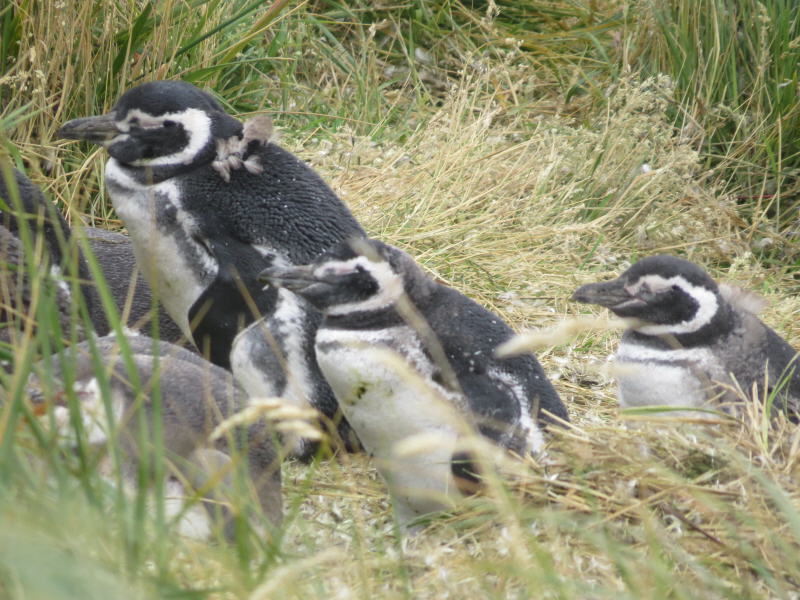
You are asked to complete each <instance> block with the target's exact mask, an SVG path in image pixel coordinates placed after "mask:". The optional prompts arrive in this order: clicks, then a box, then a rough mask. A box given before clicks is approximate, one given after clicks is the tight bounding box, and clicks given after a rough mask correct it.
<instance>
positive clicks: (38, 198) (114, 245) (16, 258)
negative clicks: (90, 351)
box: [0, 170, 182, 342]
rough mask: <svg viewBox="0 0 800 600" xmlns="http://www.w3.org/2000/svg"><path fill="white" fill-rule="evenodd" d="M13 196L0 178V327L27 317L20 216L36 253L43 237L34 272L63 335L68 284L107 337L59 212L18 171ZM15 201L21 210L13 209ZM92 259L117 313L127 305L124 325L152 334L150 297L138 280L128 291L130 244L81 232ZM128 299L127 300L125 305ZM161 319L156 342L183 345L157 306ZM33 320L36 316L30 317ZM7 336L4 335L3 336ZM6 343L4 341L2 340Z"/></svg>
mask: <svg viewBox="0 0 800 600" xmlns="http://www.w3.org/2000/svg"><path fill="white" fill-rule="evenodd" d="M13 174H14V182H15V189H16V193H15V195H14V196H12V195H11V192H10V191H9V186H7V185H6V182H5V179H4V178H3V177H2V174H0V199H2V200H3V202H5V204H6V206H7V207H8V208H10V209H11V210H10V211H7V210H2V211H0V218H2V223H3V224H2V225H0V240H2V246H0V257H2V258H4V259H5V261H6V263H7V264H10V265H12V269H11V270H9V269H3V270H2V272H0V274H2V281H3V285H2V286H0V293H2V294H3V298H2V301H3V305H4V306H5V307H6V312H5V315H4V316H3V321H5V322H8V321H9V320H10V318H9V316H10V313H9V312H8V311H11V312H16V313H19V314H27V313H28V308H29V302H30V297H29V296H30V290H29V287H30V283H29V281H28V277H27V267H26V266H25V262H24V260H23V259H24V257H25V253H24V248H23V245H22V242H21V239H20V214H24V215H25V219H24V222H25V223H26V224H27V227H28V231H29V232H30V233H31V236H32V241H33V242H34V244H33V245H34V248H35V246H36V239H38V238H39V237H41V239H42V241H43V244H42V247H43V252H44V256H43V257H41V258H37V259H36V267H35V269H36V271H40V270H41V268H42V267H45V268H46V269H47V272H48V275H49V277H45V279H44V282H45V284H46V285H47V286H48V287H49V288H51V289H52V293H50V295H52V296H53V297H54V298H55V301H56V308H57V311H58V318H59V323H60V325H61V329H62V331H64V332H67V331H69V326H70V321H71V320H72V313H73V311H75V307H74V306H72V305H73V304H74V301H73V298H72V294H73V287H72V284H71V280H74V279H77V280H78V281H80V282H81V284H80V285H79V286H78V288H77V289H78V290H79V293H80V294H81V296H82V298H83V302H84V303H85V304H86V307H87V309H88V311H89V317H90V319H91V321H92V326H93V328H94V330H95V332H97V333H98V334H99V335H105V334H107V333H108V332H109V330H110V328H109V323H108V317H107V315H106V312H105V310H104V309H103V306H102V303H101V301H100V296H99V293H98V291H97V287H96V286H95V285H94V284H93V282H92V278H91V275H90V271H89V268H88V265H87V264H86V261H85V258H84V256H83V254H82V253H81V252H80V251H79V249H78V248H77V247H76V246H77V244H76V242H75V240H74V239H73V235H72V231H71V229H70V227H69V225H67V223H66V221H65V220H64V218H63V217H62V216H61V214H60V213H59V212H58V209H57V208H56V207H55V206H54V205H53V204H52V203H51V202H49V201H47V199H46V198H45V197H44V195H43V194H42V192H41V190H39V188H38V187H36V186H35V185H34V184H33V183H32V182H31V181H30V179H28V178H27V177H26V176H25V175H24V174H22V173H21V172H19V171H17V170H13ZM17 201H19V203H20V204H19V208H20V209H21V211H22V213H20V211H19V210H18V209H17ZM84 232H85V233H86V236H87V238H88V241H89V245H90V247H91V249H92V252H93V254H94V255H95V257H96V258H97V261H98V264H99V266H100V268H101V270H102V271H103V275H104V277H105V279H106V284H107V285H108V287H109V290H110V292H111V295H112V297H113V299H114V302H115V304H116V307H117V309H118V310H119V311H120V312H122V311H123V310H124V309H125V306H126V305H127V304H128V303H129V304H130V310H129V311H128V312H127V314H128V318H127V320H126V324H127V326H128V327H129V328H131V329H134V330H139V329H142V330H143V331H146V332H151V331H152V329H151V328H150V323H149V319H150V315H151V314H152V310H153V309H152V306H151V303H152V296H151V292H150V288H149V286H148V285H147V284H146V282H144V280H143V279H142V278H141V277H137V279H136V284H135V287H134V289H133V290H132V291H131V290H130V287H131V280H132V278H133V276H134V273H136V268H135V267H136V261H135V257H134V254H133V246H132V244H131V242H130V240H129V239H128V238H127V237H126V236H124V235H122V234H119V233H113V232H110V231H105V230H102V229H97V228H93V227H86V228H84ZM75 257H77V258H75ZM129 294H130V296H131V297H130V299H129V297H128V296H129ZM156 310H157V314H158V316H159V337H160V339H164V340H167V341H172V342H177V341H179V340H181V339H182V334H181V332H180V329H179V328H178V327H177V326H176V325H175V323H174V322H173V321H172V319H170V318H169V316H168V315H167V314H166V313H165V312H164V311H163V310H161V309H160V308H159V307H158V306H156ZM31 317H32V318H33V317H35V315H31ZM6 334H7V332H6ZM6 337H7V335H6Z"/></svg>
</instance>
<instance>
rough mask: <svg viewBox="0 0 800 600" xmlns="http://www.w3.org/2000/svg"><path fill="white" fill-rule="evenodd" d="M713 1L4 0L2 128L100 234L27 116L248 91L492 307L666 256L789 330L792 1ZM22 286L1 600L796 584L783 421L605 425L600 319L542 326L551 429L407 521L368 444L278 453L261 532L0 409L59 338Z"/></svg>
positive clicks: (235, 97) (439, 266)
mask: <svg viewBox="0 0 800 600" xmlns="http://www.w3.org/2000/svg"><path fill="white" fill-rule="evenodd" d="M737 6H740V8H738V9H737V10H736V11H734V10H732V9H730V7H729V3H727V2H723V1H721V0H718V1H712V0H705V1H704V2H702V3H690V2H673V3H669V5H668V8H661V5H657V4H654V3H646V2H643V3H636V4H633V3H630V4H629V3H625V2H611V1H609V2H595V3H572V2H534V1H532V0H528V1H525V2H514V3H511V2H508V3H506V2H498V3H496V4H492V3H480V2H474V3H457V2H436V3H423V2H409V3H406V4H403V5H396V6H395V5H385V6H384V5H378V4H374V3H358V2H356V3H336V2H323V1H318V2H314V3H285V4H282V3H276V4H275V5H273V8H274V10H273V11H272V12H269V10H270V9H269V8H268V7H263V6H261V5H260V3H248V2H227V3H224V7H223V3H221V2H214V1H205V2H197V3H193V4H190V3H186V2H178V1H168V2H163V3H145V2H140V3H127V4H125V3H118V2H112V1H111V0H107V1H105V2H103V3H102V4H96V5H91V4H86V3H76V2H71V1H70V0H64V1H61V2H40V3H32V2H23V1H21V0H15V1H13V2H11V3H9V4H7V5H5V6H4V7H3V8H0V31H2V41H0V98H2V103H1V104H0V106H2V107H3V108H2V110H0V124H1V126H0V138H1V139H2V142H3V144H2V147H3V150H2V151H3V152H4V157H8V159H9V160H10V162H13V163H15V164H17V165H19V166H22V167H24V168H25V170H26V171H27V172H28V174H29V175H30V176H31V177H32V178H33V179H34V181H35V182H36V183H37V184H39V185H40V186H41V187H42V188H43V189H44V190H45V192H46V194H47V195H48V196H49V197H50V198H52V199H53V200H54V201H55V202H56V203H57V205H58V206H59V208H61V209H62V210H63V211H64V212H65V214H66V215H67V217H68V218H69V219H70V221H71V222H72V223H74V224H75V223H79V222H84V223H87V224H94V225H101V226H106V227H110V228H118V227H120V226H121V225H120V223H119V222H118V221H117V220H116V218H115V216H114V215H113V213H112V211H111V209H110V207H109V205H108V203H107V201H106V198H105V196H104V192H103V190H102V186H101V173H102V163H103V159H102V157H101V153H100V152H96V151H94V150H93V149H89V148H85V147H82V146H76V145H74V144H66V143H64V142H61V141H59V140H56V139H55V131H56V130H57V128H58V126H59V125H60V124H61V123H63V122H64V121H66V120H67V119H69V118H72V117H76V116H82V115H88V114H98V113H101V112H105V111H107V110H108V109H109V108H110V106H111V105H112V104H113V101H114V99H115V98H116V97H117V96H118V95H119V93H120V92H121V91H122V90H124V89H127V88H128V87H130V86H132V85H134V84H135V83H137V82H139V81H144V80H147V79H152V78H155V77H170V78H171V77H180V78H185V79H188V80H191V81H193V82H195V83H197V84H198V85H201V86H203V87H207V88H210V89H212V90H214V91H215V92H216V93H217V95H218V97H219V98H220V99H221V100H222V101H223V102H224V103H225V104H226V105H227V106H228V108H229V110H230V111H231V112H233V113H235V114H243V115H246V114H249V113H251V112H254V111H265V112H268V113H271V114H272V115H273V118H274V120H275V122H276V125H277V126H278V127H279V128H280V129H281V130H282V134H283V141H282V143H283V144H284V145H285V146H287V147H289V148H290V149H292V150H293V151H295V152H297V153H298V154H299V155H300V156H301V157H303V158H304V159H305V160H307V161H309V162H310V163H311V164H313V165H314V166H315V167H316V168H317V169H318V170H319V171H320V172H321V173H322V174H323V176H324V177H325V178H326V180H327V181H329V182H330V183H331V184H332V186H333V187H334V189H336V190H337V192H339V193H340V194H341V195H342V197H343V198H344V200H345V201H346V202H347V203H348V204H349V206H350V207H351V208H352V209H353V211H354V213H355V214H356V216H357V217H358V218H359V219H360V220H361V221H362V223H363V224H364V226H365V228H366V229H367V231H369V232H370V233H371V234H372V235H374V236H376V237H379V238H381V239H384V240H386V241H389V242H391V243H394V244H397V245H399V246H401V247H403V248H404V249H407V250H408V251H410V252H411V253H412V254H413V255H414V256H415V257H416V258H417V259H418V260H419V261H420V262H421V263H422V264H423V265H424V266H425V267H426V268H427V269H428V270H429V271H430V272H431V274H433V275H435V276H437V277H439V278H440V279H442V280H444V281H446V282H448V283H450V284H451V285H453V286H454V287H456V288H458V289H459V290H462V291H464V292H465V293H467V294H468V295H470V296H471V297H474V298H476V299H477V300H479V301H480V302H481V303H482V304H484V305H486V306H488V307H490V308H492V309H493V310H496V311H497V312H499V313H500V314H501V315H503V316H504V317H505V318H506V319H507V320H508V321H509V322H511V323H512V324H513V325H514V326H515V327H516V328H519V329H524V328H531V327H546V326H550V325H556V324H557V323H559V322H560V321H562V320H563V319H564V317H571V316H575V315H577V314H579V313H580V311H581V310H584V309H583V308H582V307H579V306H577V305H575V304H574V303H571V302H569V300H568V298H569V297H570V295H571V293H572V291H573V290H574V289H575V288H576V287H577V286H578V285H580V284H582V283H585V282H588V281H592V280H597V279H599V278H603V277H606V276H611V275H612V274H617V273H618V272H619V271H620V270H621V269H622V268H624V266H625V265H627V264H628V263H629V262H631V261H633V260H635V259H636V258H637V257H639V256H642V255H646V254H651V253H655V252H669V253H678V254H681V255H683V256H686V257H688V258H690V259H692V260H696V261H698V262H699V263H701V264H703V265H705V266H707V267H708V268H709V269H710V270H711V272H712V273H713V274H714V275H715V276H718V277H719V278H723V279H728V280H732V281H733V282H735V283H738V284H740V285H742V286H743V287H746V288H748V289H752V290H755V291H759V292H760V293H762V294H763V295H764V296H765V297H766V298H767V299H768V301H769V305H768V308H767V309H765V311H764V314H763V318H764V319H765V320H766V321H767V322H768V323H769V324H770V325H772V326H773V327H774V328H775V329H776V330H777V331H778V332H779V333H781V334H782V335H783V336H785V337H786V338H787V339H788V340H789V342H790V343H792V344H793V345H794V346H795V347H798V346H800V329H798V325H797V314H798V311H800V304H798V300H797V283H796V264H794V263H795V262H796V258H794V257H795V256H796V254H795V251H794V249H793V248H794V246H793V242H792V238H791V236H790V235H789V233H790V230H791V228H792V227H793V226H794V225H793V223H792V219H793V217H791V214H792V212H791V210H790V207H792V206H794V205H793V202H794V194H795V191H794V187H795V184H794V183H793V182H794V174H793V170H794V169H795V166H794V162H793V161H795V160H796V150H795V149H793V146H792V144H796V141H795V140H794V136H792V135H791V131H792V130H793V127H794V125H793V123H794V119H795V118H796V114H797V112H796V111H797V100H796V95H792V94H791V93H790V92H792V91H793V90H794V88H796V81H795V79H794V77H795V75H794V74H793V73H794V72H793V71H790V70H789V71H787V69H789V68H790V66H791V65H793V64H796V56H795V53H796V44H793V43H792V42H793V40H794V39H795V38H796V37H797V33H796V32H795V31H794V30H793V29H792V28H793V27H796V26H797V25H796V24H797V19H796V18H794V17H793V16H792V15H794V13H793V12H792V11H793V10H795V9H794V8H793V7H792V6H790V4H788V3H782V2H779V1H778V0H771V1H770V2H767V3H763V4H757V3H748V2H745V3H739V4H738V5H737ZM759 7H763V8H759ZM279 9H280V10H279ZM495 9H497V10H498V11H499V12H495ZM737 11H738V12H737ZM758 11H763V12H758ZM743 19H746V20H747V23H748V27H745V28H742V27H740V24H741V22H742V20H743ZM734 39H736V40H737V43H736V44H734V43H733V41H732V40H734ZM43 40H46V42H47V43H46V44H43V43H42V41H43ZM725 40H727V42H726V41H725ZM743 40H744V42H747V43H744V42H743ZM792 61H794V62H792ZM785 80H791V81H792V84H791V85H782V84H783V83H784V82H785ZM781 86H782V87H781ZM32 275H34V276H35V275H36V273H35V272H33V273H32ZM40 279H41V277H40ZM37 297H39V296H37ZM41 297H42V301H41V302H42V303H43V305H42V308H40V309H38V310H39V311H40V312H39V313H37V315H38V319H37V320H38V321H40V323H50V325H40V327H39V329H38V330H35V331H34V330H27V331H26V332H25V333H24V335H21V336H20V337H19V338H18V339H17V340H16V341H15V342H14V344H13V345H12V347H11V351H12V352H13V353H14V354H15V356H16V357H17V361H16V363H15V370H14V372H12V373H11V374H10V375H8V376H6V377H5V378H4V386H3V387H4V389H5V392H6V398H7V399H10V400H7V401H6V403H4V405H3V407H2V409H0V417H1V418H0V438H1V439H2V442H3V443H2V452H3V456H2V461H1V462H0V519H2V527H0V597H11V598H55V599H57V598H71V597H89V598H91V597H98V598H108V597H120V598H127V597H131V598H154V597H155V598H161V597H164V598H167V597H187V598H239V597H240V598H247V597H252V598H271V597H277V596H280V597H285V598H294V597H298V598H299V597H304V598H308V597H311V598H319V597H337V598H338V597H340V598H349V597H364V598H366V597H381V598H384V597H385V598H426V597H430V598H442V597H485V598H527V597H545V598H615V599H616V598H637V599H638V598H696V597H704V598H792V597H795V596H796V589H797V586H798V581H800V565H798V563H797V559H796V556H797V554H798V553H797V548H798V543H800V513H799V512H798V498H799V497H800V490H799V489H798V485H797V480H798V470H797V469H798V464H797V456H798V451H797V450H798V444H800V442H798V437H797V433H796V431H795V430H794V429H793V428H792V427H791V426H790V425H789V424H787V423H783V422H779V423H777V424H776V425H774V426H769V425H767V422H768V421H767V419H765V418H764V416H763V414H759V413H758V411H757V410H755V409H754V412H753V414H750V415H747V416H746V417H745V418H743V419H742V420H741V421H738V422H729V421H723V422H720V423H717V424H715V425H713V426H708V425H700V424H697V423H678V424H674V426H669V425H667V424H664V423H660V422H645V423H638V422H637V423H633V424H632V423H626V422H625V420H624V419H623V418H622V416H621V415H619V414H618V411H617V409H616V406H615V400H614V393H615V392H614V387H613V383H612V382H611V380H610V378H609V377H608V376H607V375H606V374H604V372H603V369H602V364H603V361H604V360H605V357H606V356H607V355H608V354H609V353H610V352H611V351H612V350H613V347H614V344H615V341H616V339H617V338H618V333H615V332H613V331H608V332H595V333H592V334H586V333H584V334H577V335H574V336H572V337H569V338H566V339H563V340H559V341H558V342H557V343H556V342H555V341H554V342H553V343H552V344H551V345H549V346H546V347H544V348H542V349H541V350H540V351H539V353H538V354H539V357H540V359H541V361H542V363H543V364H544V366H545V369H546V371H547V372H548V374H549V375H550V376H551V377H552V378H553V379H554V382H555V385H556V386H557V388H558V391H559V392H560V394H561V395H562V398H563V399H564V400H565V402H566V403H567V404H568V406H569V409H570V414H571V418H572V421H573V427H571V428H569V429H567V430H564V431H560V432H557V433H555V434H554V435H553V436H552V439H551V442H550V446H549V448H548V451H547V454H546V456H545V457H542V458H539V459H536V460H533V459H531V460H529V461H526V462H525V463H515V462H507V461H503V462H502V464H501V465H500V471H501V473H502V477H501V478H498V479H496V480H494V479H493V480H492V481H490V485H489V487H488V490H487V492H486V493H485V494H484V495H483V496H481V497H479V498H475V499H473V500H470V501H468V502H466V503H465V506H463V507H461V508H460V509H459V510H458V511H455V512H454V513H453V514H452V515H449V516H444V517H442V518H440V519H436V520H434V521H432V522H431V523H430V524H429V525H428V527H427V528H426V529H425V531H424V532H423V533H422V534H421V535H418V536H416V537H414V538H411V539H406V540H402V539H400V538H398V536H397V533H396V530H395V527H394V525H393V522H392V518H391V511H390V507H389V505H388V502H387V497H386V493H385V489H384V487H383V485H382V483H381V482H380V481H379V479H378V478H377V475H376V472H375V470H374V468H373V467H372V465H371V464H370V462H369V460H368V459H367V458H366V457H363V456H340V457H337V458H336V459H335V460H328V461H320V462H317V463H313V464H312V465H301V464H294V463H288V464H287V465H286V467H285V470H284V489H285V493H284V500H285V515H286V516H285V524H284V527H283V528H282V530H281V532H280V535H279V536H278V537H277V538H276V539H274V540H272V541H270V542H268V543H267V542H266V541H265V540H258V539H256V537H257V536H255V535H250V536H249V537H246V538H244V539H242V540H241V541H240V542H237V543H235V544H233V545H228V544H224V543H217V544H206V543H198V542H192V541H189V540H186V539H182V538H180V537H178V536H176V535H175V534H174V527H173V526H172V525H170V523H169V522H165V521H164V519H163V517H158V512H159V511H158V510H156V511H155V514H151V512H150V511H146V510H144V509H145V506H146V503H147V502H152V501H153V498H156V505H157V503H158V500H157V498H158V495H157V494H153V492H152V491H151V487H152V486H147V485H145V486H143V487H142V489H141V490H140V492H139V494H138V495H135V496H134V497H132V498H129V497H127V496H125V495H121V494H120V493H119V492H118V491H117V489H116V487H115V486H111V485H109V484H108V483H107V482H105V480H103V479H102V478H101V477H100V474H99V473H98V472H97V469H96V468H95V467H94V466H93V463H92V461H91V460H90V459H89V458H88V457H85V456H82V455H81V454H80V453H79V454H78V455H77V456H76V455H74V454H73V453H72V452H70V451H69V450H68V449H66V448H64V447H63V445H60V444H59V443H58V441H57V440H56V439H53V438H52V437H48V436H47V435H45V434H44V433H43V432H41V431H40V432H37V430H36V429H35V428H33V427H31V426H30V424H26V423H28V421H27V420H26V419H25V417H26V415H25V412H24V410H25V403H24V402H23V388H22V385H21V383H22V381H24V379H25V377H26V376H27V372H28V371H29V370H30V369H31V367H32V364H33V362H34V361H35V360H36V359H37V358H38V357H40V356H43V355H46V354H49V353H50V352H52V351H53V350H54V349H56V348H58V347H59V342H57V341H55V340H60V339H61V338H62V337H65V338H67V339H69V338H70V337H71V336H70V335H67V334H66V333H65V332H59V331H58V330H57V329H54V327H56V325H54V324H52V319H51V318H50V317H48V316H47V315H48V311H49V312H50V314H51V315H52V310H53V309H52V306H50V307H49V308H48V307H47V306H45V305H46V304H47V302H46V301H45V300H44V298H45V296H44V295H41ZM76 318H79V316H76ZM54 344H55V346H54ZM633 419H634V417H628V420H633ZM634 425H635V426H634Z"/></svg>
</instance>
